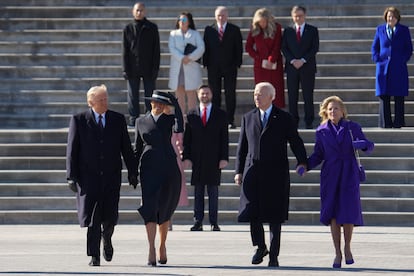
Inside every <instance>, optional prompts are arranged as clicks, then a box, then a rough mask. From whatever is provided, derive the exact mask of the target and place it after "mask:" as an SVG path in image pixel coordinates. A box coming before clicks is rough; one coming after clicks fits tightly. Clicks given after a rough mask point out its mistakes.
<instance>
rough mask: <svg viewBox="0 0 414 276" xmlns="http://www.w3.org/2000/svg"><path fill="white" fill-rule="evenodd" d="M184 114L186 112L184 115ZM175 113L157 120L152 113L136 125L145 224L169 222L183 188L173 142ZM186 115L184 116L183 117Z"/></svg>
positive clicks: (177, 128)
mask: <svg viewBox="0 0 414 276" xmlns="http://www.w3.org/2000/svg"><path fill="white" fill-rule="evenodd" d="M180 116H182V115H180ZM175 118H176V117H175V116H174V115H166V114H162V115H161V116H160V117H159V118H158V120H157V122H155V120H154V118H153V117H152V115H151V114H150V113H149V112H148V113H147V114H146V115H145V116H143V117H140V118H138V119H137V121H136V124H135V155H136V157H137V159H138V160H139V166H138V167H139V172H140V181H141V190H142V204H141V207H140V208H139V209H138V211H139V213H140V214H141V216H142V218H143V219H144V222H145V224H147V223H148V222H155V223H158V224H162V223H164V222H166V221H168V220H169V219H170V218H171V216H172V215H173V213H174V211H175V209H176V208H177V204H178V200H179V198H180V191H181V172H180V169H179V167H178V163H177V156H176V154H175V151H174V148H173V146H172V144H171V135H172V130H173V126H176V128H175V130H176V132H182V129H183V124H182V120H181V125H180V126H178V125H177V124H176V121H177V120H176V119H175ZM181 118H182V117H181Z"/></svg>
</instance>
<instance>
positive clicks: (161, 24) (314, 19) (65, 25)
mask: <svg viewBox="0 0 414 276" xmlns="http://www.w3.org/2000/svg"><path fill="white" fill-rule="evenodd" d="M108 10H109V9H106V10H105V15H104V16H105V17H100V16H101V15H100V14H96V15H94V17H88V18H72V17H69V18H65V17H62V18H50V17H43V18H42V17H37V18H36V17H25V18H18V17H13V18H2V19H0V28H1V29H2V30H7V31H20V30H50V29H56V30H70V29H76V28H79V29H97V30H100V29H118V30H122V29H123V28H124V27H125V26H126V25H127V24H128V23H130V22H131V21H132V20H131V17H130V10H127V11H126V13H124V14H122V15H119V16H116V17H113V18H107V17H106V13H107V12H108ZM230 12H231V11H230ZM178 14H180V12H178V13H177V15H178ZM253 14H254V11H252V13H251V15H246V16H244V17H240V16H231V17H230V19H229V20H230V21H231V22H232V23H233V24H235V25H237V26H239V27H240V28H241V29H249V28H250V27H251V24H252V17H253ZM287 14H290V11H289V12H288V13H287ZM177 15H174V16H173V17H168V16H164V17H151V16H149V17H148V18H149V19H150V20H151V21H152V22H154V23H155V24H157V26H158V28H159V29H160V30H171V29H174V28H175V22H176V20H177ZM402 17H403V21H404V23H403V24H405V25H407V26H412V25H413V23H414V16H412V15H404V14H403V15H402ZM193 18H194V24H195V26H196V28H197V29H198V30H200V31H203V30H204V27H205V26H208V25H211V24H212V23H213V22H214V11H213V12H211V9H209V11H208V15H207V16H200V13H198V12H193ZM275 19H276V21H277V22H278V23H279V24H281V25H282V28H283V27H285V26H289V25H291V24H292V19H291V17H290V16H276V17H275ZM307 22H309V24H312V25H315V26H320V27H324V28H359V27H360V26H364V27H365V28H368V27H371V28H375V27H376V26H378V25H379V24H382V23H383V19H382V18H381V16H378V15H373V16H354V15H350V16H326V15H323V16H313V15H308V16H307Z"/></svg>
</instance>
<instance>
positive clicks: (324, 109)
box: [319, 96, 348, 124]
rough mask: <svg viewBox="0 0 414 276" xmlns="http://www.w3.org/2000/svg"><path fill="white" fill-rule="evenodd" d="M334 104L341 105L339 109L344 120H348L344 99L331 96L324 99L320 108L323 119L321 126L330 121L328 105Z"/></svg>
mask: <svg viewBox="0 0 414 276" xmlns="http://www.w3.org/2000/svg"><path fill="white" fill-rule="evenodd" d="M332 102H334V103H337V104H339V107H340V108H341V111H342V113H343V118H344V119H347V118H348V112H347V111H346V107H345V104H344V102H343V101H342V99H341V98H339V97H338V96H330V97H328V98H326V99H324V100H323V101H322V103H321V105H320V107H319V116H320V117H321V124H323V123H325V122H326V121H328V105H329V104H330V103H332Z"/></svg>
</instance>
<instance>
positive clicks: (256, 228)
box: [250, 221, 282, 260]
mask: <svg viewBox="0 0 414 276" xmlns="http://www.w3.org/2000/svg"><path fill="white" fill-rule="evenodd" d="M281 229H282V224H281V223H269V230H270V260H275V259H276V258H277V257H278V256H279V251H280V234H281ZM250 235H251V238H252V243H253V246H258V247H259V248H264V247H266V242H265V235H264V228H263V223H262V222H258V221H251V222H250Z"/></svg>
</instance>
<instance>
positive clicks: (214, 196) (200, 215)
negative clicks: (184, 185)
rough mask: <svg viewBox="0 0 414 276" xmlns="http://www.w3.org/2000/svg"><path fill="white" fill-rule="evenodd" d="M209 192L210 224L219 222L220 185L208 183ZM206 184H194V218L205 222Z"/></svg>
mask: <svg viewBox="0 0 414 276" xmlns="http://www.w3.org/2000/svg"><path fill="white" fill-rule="evenodd" d="M206 186H207V194H208V216H209V219H210V224H217V211H218V186H217V185H206ZM204 187H205V186H204V185H195V186H194V220H195V221H198V222H201V223H202V222H203V219H204V191H205V188H204Z"/></svg>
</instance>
